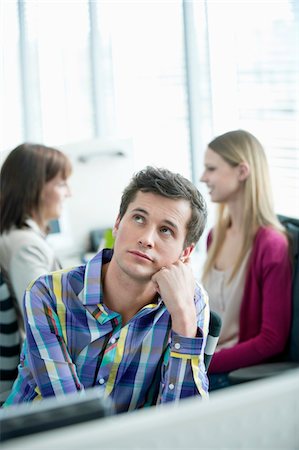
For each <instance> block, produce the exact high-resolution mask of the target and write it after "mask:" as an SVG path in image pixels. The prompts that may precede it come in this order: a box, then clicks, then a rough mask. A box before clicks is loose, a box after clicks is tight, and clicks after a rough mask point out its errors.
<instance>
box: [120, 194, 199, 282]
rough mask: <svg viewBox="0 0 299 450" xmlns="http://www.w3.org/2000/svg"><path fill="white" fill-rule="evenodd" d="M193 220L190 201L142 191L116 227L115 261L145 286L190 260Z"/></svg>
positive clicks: (123, 272)
mask: <svg viewBox="0 0 299 450" xmlns="http://www.w3.org/2000/svg"><path fill="white" fill-rule="evenodd" d="M190 218H191V206H190V203H189V202H188V201H187V200H184V199H177V200H173V199H170V198H167V197H163V196H161V195H157V194H153V193H149V192H146V193H145V192H141V191H139V192H138V193H137V195H136V196H135V199H134V200H133V201H132V202H131V203H130V204H129V205H128V209H127V211H126V213H125V214H124V216H123V218H122V219H121V220H120V219H119V218H118V219H117V221H116V223H115V226H114V230H113V231H114V236H115V244H114V255H113V260H114V261H115V263H116V264H117V267H118V270H120V271H121V273H122V274H126V275H127V276H129V277H131V278H132V279H134V280H135V281H138V282H142V283H146V282H149V281H150V279H151V277H152V275H153V274H154V273H156V272H157V271H158V270H160V269H161V267H163V266H168V265H170V264H173V263H175V262H176V261H177V260H178V259H179V258H188V256H189V254H190V253H191V251H192V250H193V247H194V246H193V245H191V246H189V247H186V248H184V242H185V239H186V231H187V224H188V222H189V220H190Z"/></svg>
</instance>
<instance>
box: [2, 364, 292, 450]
mask: <svg viewBox="0 0 299 450" xmlns="http://www.w3.org/2000/svg"><path fill="white" fill-rule="evenodd" d="M298 417H299V370H298V369H294V370H292V371H290V372H287V373H285V374H283V375H280V376H277V377H272V378H269V379H266V380H259V381H255V382H251V383H245V384H241V385H237V386H233V387H230V388H227V389H223V390H220V391H215V392H214V393H212V394H211V396H210V400H207V401H200V400H199V399H196V398H192V399H186V400H183V401H181V402H180V403H179V404H167V405H163V406H161V407H158V408H149V409H144V410H139V411H135V412H132V413H125V414H121V415H118V416H112V417H107V418H103V419H101V420H96V421H92V422H88V423H84V424H79V425H76V426H71V427H67V428H65V429H59V430H55V431H51V432H45V433H42V434H35V435H32V436H29V437H24V438H20V439H14V440H13V441H8V442H6V443H4V445H2V450H12V449H14V450H18V449H20V450H54V449H63V450H68V449H72V450H82V448H83V449H88V450H91V449H97V450H105V449H118V450H119V449H131V450H134V449H136V450H137V449H138V450H140V449H161V450H162V449H163V450H165V449H172V450H173V449H187V450H188V449H209V448H213V449H217V450H221V449H229V450H231V449H242V448H243V449H265V448H268V449H269V448H271V449H273V448H276V449H281V450H282V449H283V450H287V449H289V450H294V449H299V427H298Z"/></svg>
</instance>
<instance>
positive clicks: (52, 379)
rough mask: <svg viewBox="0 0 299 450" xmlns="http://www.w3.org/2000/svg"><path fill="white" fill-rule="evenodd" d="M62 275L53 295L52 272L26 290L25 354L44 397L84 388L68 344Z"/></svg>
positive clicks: (56, 282) (54, 287) (56, 280)
mask: <svg viewBox="0 0 299 450" xmlns="http://www.w3.org/2000/svg"><path fill="white" fill-rule="evenodd" d="M57 277H58V278H57ZM59 277H61V274H59V275H58V273H56V274H55V286H53V289H55V290H56V292H55V294H56V296H54V295H51V289H50V288H49V286H51V282H52V280H53V278H52V277H51V276H46V277H42V278H40V279H38V280H37V281H36V282H35V283H34V284H33V285H32V286H31V288H28V289H27V291H26V294H25V304H24V305H25V328H26V337H27V348H28V351H27V352H26V355H25V357H26V358H28V361H27V364H28V365H29V368H30V371H31V374H32V376H33V378H34V381H35V382H36V384H37V387H38V390H39V392H40V394H41V395H42V397H48V396H53V395H55V396H56V395H59V394H64V393H69V392H75V391H78V390H82V389H83V386H82V384H81V383H80V380H79V378H78V375H77V371H76V366H75V364H74V363H73V361H72V358H71V355H70V352H69V349H68V345H67V336H66V325H65V322H66V310H65V305H64V303H63V302H62V301H61V298H59V296H60V295H61V292H59V291H60V288H59V282H60V279H59ZM60 286H61V285H60ZM54 298H55V301H54ZM58 303H59V304H58Z"/></svg>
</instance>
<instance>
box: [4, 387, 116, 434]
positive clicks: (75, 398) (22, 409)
mask: <svg viewBox="0 0 299 450" xmlns="http://www.w3.org/2000/svg"><path fill="white" fill-rule="evenodd" d="M113 413H114V409H113V405H112V402H111V400H110V399H109V398H104V397H103V389H102V388H100V387H96V388H90V389H87V390H86V391H84V392H78V393H73V394H67V395H61V396H58V397H50V398H45V399H43V400H41V401H38V402H30V403H22V404H18V405H12V406H9V407H6V408H2V409H1V410H0V441H2V442H3V441H7V440H10V439H14V438H17V437H21V436H27V435H31V434H34V433H40V432H43V431H49V430H52V429H56V428H61V427H66V426H69V425H74V424H77V423H82V422H87V421H90V420H95V419H100V418H103V417H107V416H110V415H112V414H113Z"/></svg>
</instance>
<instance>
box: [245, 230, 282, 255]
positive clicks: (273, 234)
mask: <svg viewBox="0 0 299 450" xmlns="http://www.w3.org/2000/svg"><path fill="white" fill-rule="evenodd" d="M288 246H289V244H288V239H287V236H286V235H285V234H284V233H282V232H281V231H279V230H276V229H275V228H273V227H260V228H259V229H258V231H257V233H256V238H255V241H254V245H253V247H254V248H255V250H256V251H258V252H266V253H267V254H268V255H269V256H270V255H274V254H278V255H279V254H280V255H282V254H284V253H285V254H287V253H288Z"/></svg>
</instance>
